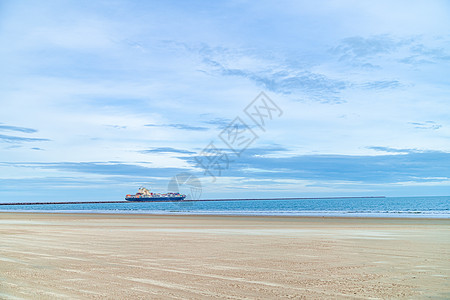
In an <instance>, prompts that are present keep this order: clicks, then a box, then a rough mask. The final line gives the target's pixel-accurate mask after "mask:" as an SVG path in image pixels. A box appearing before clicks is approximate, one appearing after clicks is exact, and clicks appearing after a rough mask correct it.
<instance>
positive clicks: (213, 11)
mask: <svg viewBox="0 0 450 300" xmlns="http://www.w3.org/2000/svg"><path fill="white" fill-rule="evenodd" d="M449 15H450V5H449V3H448V2H446V1H395V2H394V1H372V2H369V1H312V2H311V1H39V2H30V1H2V2H0V44H1V45H2V47H0V66H1V68H0V101H1V110H0V202H8V201H29V200H30V199H33V200H39V201H41V200H52V201H53V200H54V201H56V200H62V199H67V200H121V199H122V198H123V196H124V194H126V193H132V192H135V191H136V190H137V187H138V186H140V185H146V186H150V187H151V188H152V189H153V190H155V191H161V192H164V191H165V190H167V185H168V183H169V180H170V178H172V177H173V176H175V175H177V174H179V173H183V172H189V173H191V174H194V175H195V176H197V177H199V178H200V180H201V183H202V186H203V192H202V198H218V197H224V198H225V197H226V198H228V197H236V198H239V197H247V196H252V197H272V196H305V197H309V196H343V195H350V196H351V195H353V196H354V195H386V196H409V195H450V122H449V120H450V98H449V97H450V93H449V90H450V88H449V87H450V35H449V32H450V21H449V20H450V18H449ZM262 91H263V92H264V93H265V94H266V95H267V96H268V97H269V98H270V99H271V100H272V101H273V103H275V104H276V105H277V106H278V107H279V109H280V110H281V111H282V113H281V115H279V114H276V115H274V116H273V118H272V119H271V120H269V119H267V122H266V124H265V127H264V130H262V129H261V128H260V127H258V126H257V125H255V124H254V123H252V120H251V119H250V118H249V117H248V115H246V114H245V111H244V109H245V108H246V107H247V106H248V105H249V104H250V103H251V102H252V100H253V99H255V97H256V96H258V95H259V94H260V92H262ZM236 117H239V118H240V120H242V121H243V122H244V123H245V124H247V125H248V128H250V130H251V131H252V132H253V133H254V135H255V136H256V137H257V138H255V140H254V141H253V142H252V143H251V144H250V145H249V147H248V148H247V149H245V150H244V151H243V152H242V153H241V154H240V155H239V156H237V155H236V154H235V153H234V152H233V151H231V150H230V149H229V148H228V147H227V145H226V144H225V143H224V141H223V140H222V139H221V138H220V137H221V136H222V137H223V134H222V135H221V132H222V131H223V130H224V129H226V128H227V126H228V124H230V122H232V121H233V120H235V118H236ZM211 142H213V144H214V145H215V146H216V147H217V149H218V150H219V151H221V153H223V154H225V155H227V157H228V158H229V160H230V161H229V163H228V164H227V166H226V168H225V167H224V169H223V170H222V171H221V174H217V175H220V176H216V178H215V179H213V178H212V177H211V176H209V175H208V174H205V172H204V170H203V169H202V168H201V167H199V165H198V164H197V163H196V161H197V160H198V159H199V158H201V157H202V153H203V152H202V151H203V150H204V148H205V147H207V146H208V145H209V144H210V143H211ZM196 159H197V160H196Z"/></svg>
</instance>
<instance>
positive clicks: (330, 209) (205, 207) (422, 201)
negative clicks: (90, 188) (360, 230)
mask: <svg viewBox="0 0 450 300" xmlns="http://www.w3.org/2000/svg"><path fill="white" fill-rule="evenodd" d="M0 211H15V212H52V213H108V214H165V215H236V216H237V215H239V216H317V217H383V218H390V217H392V218H445V219H448V218H450V196H436V197H386V198H370V197H367V198H366V197H361V198H355V197H351V198H315V199H288V200H278V199H266V200H229V201H228V200H227V201H192V202H184V201H183V202H127V203H86V204H41V205H2V206H0Z"/></svg>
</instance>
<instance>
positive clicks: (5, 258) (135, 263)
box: [0, 213, 450, 299]
mask: <svg viewBox="0 0 450 300" xmlns="http://www.w3.org/2000/svg"><path fill="white" fill-rule="evenodd" d="M449 225H450V220H437V219H435V220H432V219H362V218H361V219H358V218H355V219H350V218H300V217H227V216H152V215H118V214H45V213H0V299H23V298H25V299H63V298H70V299H102V298H106V299H143V298H147V299H149V298H151V299H172V298H173V299H198V298H227V299H242V298H250V299H255V298H259V299H263V298H264V299H268V298H269V299H275V298H307V299H330V298H356V299H365V298H374V299H386V298H405V299H410V298H428V297H431V298H433V299H445V298H450V288H449V286H450V284H449V276H450V255H449V249H450V226H449Z"/></svg>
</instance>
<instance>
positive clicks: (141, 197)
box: [125, 187, 186, 202]
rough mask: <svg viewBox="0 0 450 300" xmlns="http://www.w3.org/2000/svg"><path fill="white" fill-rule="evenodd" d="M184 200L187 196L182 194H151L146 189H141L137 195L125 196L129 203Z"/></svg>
mask: <svg viewBox="0 0 450 300" xmlns="http://www.w3.org/2000/svg"><path fill="white" fill-rule="evenodd" d="M184 198H186V195H182V194H180V193H166V194H159V193H151V192H150V190H148V189H147V188H145V187H140V188H139V190H138V192H137V193H136V194H135V195H130V194H128V195H126V196H125V200H127V201H158V202H164V201H183V200H184Z"/></svg>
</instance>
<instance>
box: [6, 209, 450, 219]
mask: <svg viewBox="0 0 450 300" xmlns="http://www.w3.org/2000/svg"><path fill="white" fill-rule="evenodd" d="M9 213H11V214H15V213H16V214H69V215H84V214H86V215H113V216H116V215H123V216H150V217H151V216H167V217H183V216H192V217H208V216H210V217H224V218H225V217H242V218H247V217H255V218H313V219H316V218H317V219H387V220H391V219H393V220H397V219H398V220H450V215H448V216H446V217H442V216H441V215H439V216H436V217H430V214H422V216H421V214H420V213H404V214H402V216H399V214H397V213H396V214H394V213H352V214H355V215H353V216H349V213H346V214H339V213H336V214H334V213H332V212H331V213H329V214H320V213H318V214H304V215H302V214H298V215H296V214H284V215H282V214H244V213H243V214H233V213H223V214H214V213H204V214H199V213H185V212H174V213H151V212H150V213H145V212H139V211H133V212H127V213H124V212H123V211H112V210H111V211H109V210H108V211H89V210H86V211H85V210H79V211H76V210H1V209H0V214H9ZM358 214H359V215H358Z"/></svg>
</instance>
